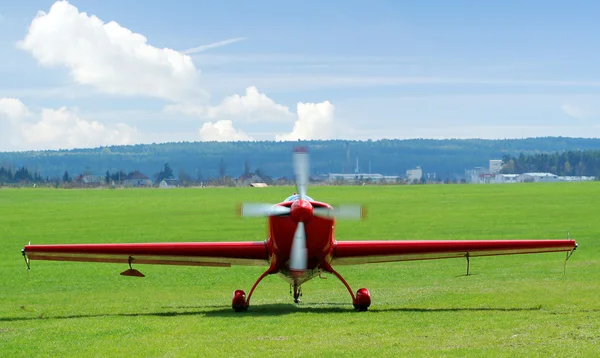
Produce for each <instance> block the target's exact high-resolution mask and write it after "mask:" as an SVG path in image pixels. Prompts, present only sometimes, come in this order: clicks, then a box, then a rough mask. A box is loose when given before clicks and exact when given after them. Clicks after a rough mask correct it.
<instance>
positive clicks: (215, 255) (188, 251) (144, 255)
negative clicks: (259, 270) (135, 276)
mask: <svg viewBox="0 0 600 358" xmlns="http://www.w3.org/2000/svg"><path fill="white" fill-rule="evenodd" d="M21 251H22V252H23V255H24V256H25V258H26V259H29V260H54V261H84V262H111V263H125V264H127V263H134V264H157V265H187V266H218V267H230V266H231V265H246V266H257V265H260V266H262V265H266V264H268V259H269V257H268V254H267V246H266V243H265V242H264V241H246V242H169V243H138V244H68V245H27V246H25V248H24V249H23V250H21Z"/></svg>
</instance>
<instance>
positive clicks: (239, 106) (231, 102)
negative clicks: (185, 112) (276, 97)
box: [206, 86, 293, 122]
mask: <svg viewBox="0 0 600 358" xmlns="http://www.w3.org/2000/svg"><path fill="white" fill-rule="evenodd" d="M206 115H207V116H208V118H216V119H224V118H227V119H236V120H243V121H247V122H281V121H288V120H291V119H293V114H292V113H291V112H290V110H289V108H288V107H286V106H283V105H280V104H277V103H275V101H273V100H272V99H271V98H269V97H267V95H266V94H264V93H260V92H259V91H258V89H257V88H256V87H254V86H251V87H248V88H246V94H245V95H241V96H240V95H239V94H234V95H233V96H229V97H226V98H225V99H223V101H222V102H221V103H220V104H219V105H218V106H212V107H209V108H208V110H207V111H206Z"/></svg>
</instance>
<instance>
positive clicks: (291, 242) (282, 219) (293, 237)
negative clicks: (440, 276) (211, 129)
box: [22, 148, 577, 312]
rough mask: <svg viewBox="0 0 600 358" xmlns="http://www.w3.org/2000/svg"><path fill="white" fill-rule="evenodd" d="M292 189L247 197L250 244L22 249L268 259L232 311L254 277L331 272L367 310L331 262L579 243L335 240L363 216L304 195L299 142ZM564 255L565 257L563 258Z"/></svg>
mask: <svg viewBox="0 0 600 358" xmlns="http://www.w3.org/2000/svg"><path fill="white" fill-rule="evenodd" d="M293 159H294V171H295V174H296V188H297V191H298V194H294V195H292V196H290V197H289V198H287V199H286V200H284V201H283V202H280V203H278V204H261V203H246V204H242V205H241V206H240V214H241V215H242V216H266V217H268V227H269V236H268V238H267V239H266V240H264V241H254V242H168V243H133V244H68V245H27V246H25V248H24V249H23V250H22V253H23V256H24V257H25V261H26V262H27V266H28V267H29V260H57V261H88V262H109V263H125V264H129V269H128V270H126V271H124V272H122V273H121V275H125V276H141V277H143V276H144V275H143V274H142V273H141V272H139V271H138V270H136V269H133V268H132V267H131V264H132V263H136V264H159V265H191V266H218V267H230V266H232V265H265V266H267V267H268V268H267V269H266V271H265V272H264V273H263V274H262V275H261V276H260V277H259V278H258V280H256V282H255V283H254V285H253V286H252V288H251V289H250V292H249V294H248V296H246V293H245V292H244V291H242V290H236V291H235V292H234V293H233V297H232V308H233V309H234V310H235V311H238V312H239V311H246V310H247V309H248V307H249V305H250V298H251V297H252V293H253V292H254V289H255V288H256V286H257V285H258V283H259V282H260V281H261V280H262V279H263V278H264V277H266V276H267V275H271V274H279V275H281V277H282V278H283V279H284V280H286V281H288V282H289V284H290V285H291V286H292V287H293V292H294V302H296V303H298V302H299V301H300V296H301V285H302V284H303V283H305V282H306V281H308V280H310V279H312V278H314V277H315V276H318V275H320V274H322V273H330V274H333V275H335V276H336V277H337V278H338V279H340V281H341V282H342V283H343V284H344V285H345V286H346V288H347V289H348V292H349V293H350V296H351V297H352V303H353V304H354V308H355V309H357V310H359V311H365V310H367V309H368V307H369V306H370V305H371V294H370V293H369V290H367V289H366V288H361V289H359V290H358V291H356V294H355V293H354V292H353V291H352V289H351V288H350V285H348V283H347V282H346V280H344V278H343V277H342V276H341V275H340V274H339V273H338V272H337V271H336V270H335V269H334V268H333V267H334V266H336V265H354V264H366V263H376V262H393V261H406V260H428V259H441V258H453V257H454V258H458V257H462V258H466V259H467V274H468V273H469V272H468V270H469V267H468V264H469V258H470V257H475V256H491V255H508V254H528V253H542V252H560V251H564V252H567V253H568V255H570V254H572V253H573V251H574V250H575V249H576V248H577V244H576V243H575V241H574V240H570V239H568V240H462V241H461V240H446V241H434V240H423V241H337V240H336V239H335V237H334V229H335V219H336V218H340V219H361V218H363V215H364V210H363V208H362V207H361V206H360V205H354V204H350V205H341V206H339V207H336V208H334V207H332V206H331V205H329V204H327V203H324V202H320V201H315V200H313V199H312V198H311V197H309V196H308V195H307V187H308V181H309V164H308V153H307V150H306V148H296V149H295V150H294V154H293ZM567 258H568V256H567Z"/></svg>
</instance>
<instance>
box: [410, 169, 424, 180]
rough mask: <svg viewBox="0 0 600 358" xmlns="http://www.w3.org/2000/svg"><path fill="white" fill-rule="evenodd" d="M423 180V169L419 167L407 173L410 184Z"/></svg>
mask: <svg viewBox="0 0 600 358" xmlns="http://www.w3.org/2000/svg"><path fill="white" fill-rule="evenodd" d="M422 178H423V170H422V169H421V167H417V168H416V169H409V170H407V171H406V179H407V180H408V182H409V183H412V182H414V181H415V180H416V181H420V180H421V179H422Z"/></svg>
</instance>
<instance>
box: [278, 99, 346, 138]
mask: <svg viewBox="0 0 600 358" xmlns="http://www.w3.org/2000/svg"><path fill="white" fill-rule="evenodd" d="M334 112H335V106H334V105H333V104H331V103H329V101H325V102H322V103H298V120H297V121H296V123H294V128H293V129H292V132H291V133H289V134H282V135H276V136H275V139H276V140H278V141H287V140H291V141H294V140H298V139H331V137H332V135H333V120H334V114H335V113H334Z"/></svg>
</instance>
